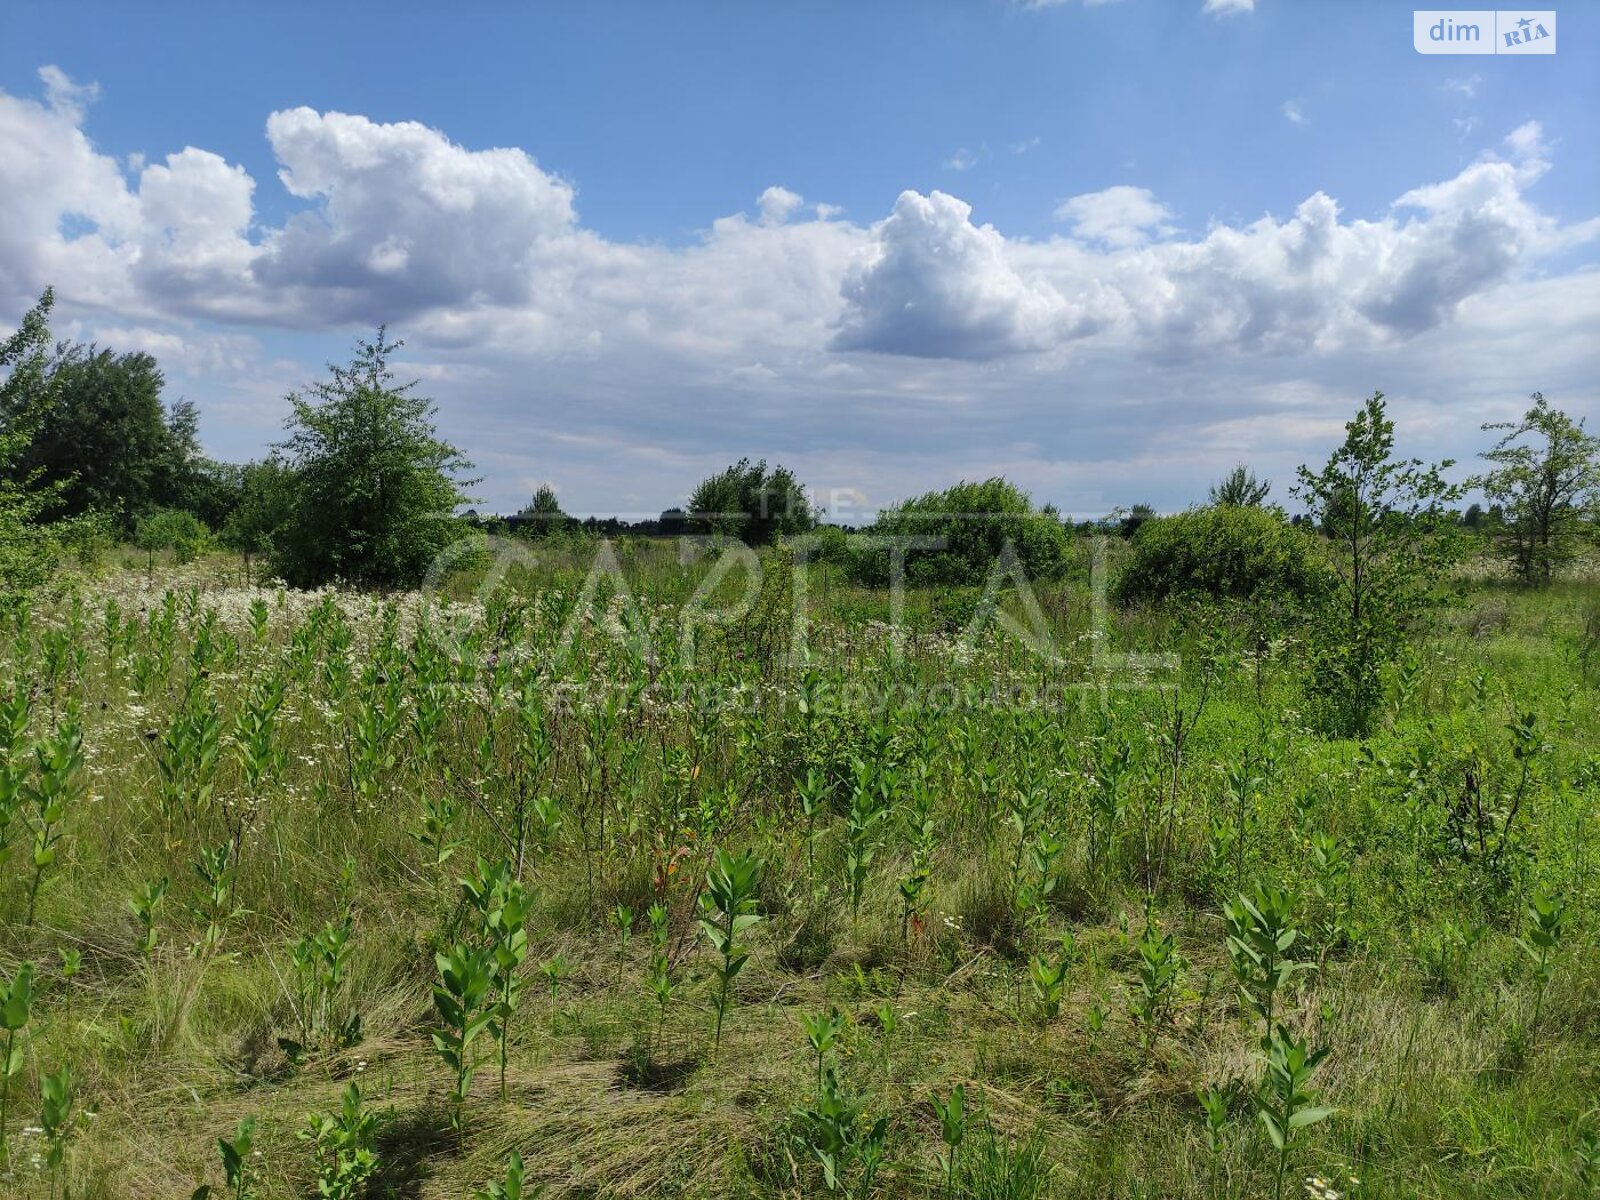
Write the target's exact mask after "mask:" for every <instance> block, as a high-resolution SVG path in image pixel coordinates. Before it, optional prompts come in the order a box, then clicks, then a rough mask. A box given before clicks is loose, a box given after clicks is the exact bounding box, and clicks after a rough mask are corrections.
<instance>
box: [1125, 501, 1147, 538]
mask: <svg viewBox="0 0 1600 1200" xmlns="http://www.w3.org/2000/svg"><path fill="white" fill-rule="evenodd" d="M1155 519H1156V510H1155V509H1154V508H1153V507H1152V506H1151V505H1148V504H1135V505H1134V506H1133V507H1132V508H1130V509H1129V510H1128V511H1127V512H1126V513H1125V514H1123V516H1122V519H1121V520H1120V521H1119V522H1118V525H1117V532H1118V533H1119V534H1120V535H1121V536H1122V537H1124V538H1131V537H1132V536H1133V535H1134V534H1136V533H1138V532H1139V530H1140V528H1141V527H1142V526H1143V525H1144V523H1145V522H1146V521H1153V520H1155Z"/></svg>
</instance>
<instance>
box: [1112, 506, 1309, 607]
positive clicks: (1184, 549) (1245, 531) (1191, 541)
mask: <svg viewBox="0 0 1600 1200" xmlns="http://www.w3.org/2000/svg"><path fill="white" fill-rule="evenodd" d="M1329 583H1330V578H1329V572H1328V566H1327V563H1326V562H1325V561H1324V560H1323V559H1322V557H1321V556H1320V555H1319V554H1318V551H1317V547H1316V545H1315V543H1314V542H1313V541H1312V539H1311V537H1310V536H1309V535H1307V534H1306V533H1304V532H1302V531H1301V530H1300V529H1298V528H1296V527H1295V526H1293V525H1290V524H1289V522H1288V521H1286V520H1285V519H1284V517H1283V514H1282V513H1281V512H1279V511H1278V510H1276V509H1272V508H1259V507H1256V506H1254V505H1236V504H1214V505H1209V506H1207V507H1205V508H1195V509H1190V510H1189V511H1188V512H1183V513H1178V514H1176V515H1174V516H1170V517H1157V518H1156V519H1154V520H1151V521H1146V522H1145V523H1144V525H1143V526H1141V527H1140V529H1139V532H1138V534H1137V535H1136V536H1135V537H1134V539H1133V552H1132V555H1131V556H1130V557H1129V559H1128V562H1127V565H1126V567H1124V569H1123V572H1122V574H1121V575H1120V576H1119V577H1118V579H1117V584H1116V595H1117V599H1118V600H1120V601H1122V602H1123V603H1138V602H1148V601H1157V600H1165V599H1168V598H1169V597H1180V598H1196V597H1206V598H1210V599H1214V600H1269V599H1270V600H1279V601H1286V602H1291V603H1294V602H1301V601H1305V600H1307V599H1309V598H1311V597H1313V596H1315V595H1317V594H1318V593H1319V592H1320V591H1321V590H1322V589H1323V588H1325V587H1327V586H1328V584H1329Z"/></svg>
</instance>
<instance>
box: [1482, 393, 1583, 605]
mask: <svg viewBox="0 0 1600 1200" xmlns="http://www.w3.org/2000/svg"><path fill="white" fill-rule="evenodd" d="M1531 399H1532V400H1533V407H1532V408H1530V409H1529V410H1528V411H1527V412H1526V413H1524V414H1523V416H1522V419H1521V420H1520V421H1502V422H1497V423H1492V424H1487V425H1485V426H1484V427H1483V428H1484V431H1485V432H1488V431H1490V430H1498V431H1502V432H1503V436H1502V437H1501V438H1500V440H1499V441H1498V442H1496V443H1495V445H1494V448H1493V449H1491V450H1486V451H1485V452H1484V453H1483V455H1482V456H1481V457H1483V458H1485V459H1487V460H1488V461H1489V462H1491V463H1493V464H1494V468H1493V469H1492V470H1491V471H1489V472H1488V473H1487V474H1485V475H1481V476H1478V477H1477V478H1476V479H1474V480H1473V481H1472V484H1473V486H1475V487H1481V488H1482V489H1483V492H1484V495H1485V496H1487V497H1488V498H1489V499H1490V500H1491V501H1497V502H1499V503H1500V504H1502V505H1504V506H1505V511H1506V519H1505V525H1504V527H1503V529H1502V531H1501V535H1500V538H1499V541H1500V546H1501V550H1502V552H1503V554H1504V555H1505V558H1506V560H1507V561H1508V562H1509V563H1510V564H1511V567H1512V569H1513V570H1514V571H1515V572H1516V575H1517V578H1518V580H1520V581H1521V582H1522V583H1523V584H1525V585H1527V586H1529V587H1542V586H1544V585H1546V584H1548V583H1550V581H1551V580H1553V579H1554V578H1555V574H1556V571H1557V570H1558V569H1559V568H1560V567H1561V566H1562V564H1564V563H1567V562H1570V561H1571V560H1572V558H1573V557H1574V555H1575V554H1576V547H1577V541H1578V536H1579V534H1580V532H1581V527H1582V520H1583V514H1584V511H1585V510H1586V509H1590V510H1592V509H1593V508H1594V507H1595V505H1596V504H1597V503H1600V437H1594V436H1592V435H1590V434H1588V433H1586V432H1585V431H1584V428H1583V421H1582V420H1578V421H1574V420H1573V419H1572V418H1571V417H1569V416H1568V415H1567V414H1566V413H1564V412H1562V411H1561V410H1560V409H1559V408H1552V407H1551V406H1550V403H1549V402H1548V401H1547V400H1545V398H1544V395H1543V394H1542V393H1540V392H1535V393H1534V394H1533V396H1532V397H1531Z"/></svg>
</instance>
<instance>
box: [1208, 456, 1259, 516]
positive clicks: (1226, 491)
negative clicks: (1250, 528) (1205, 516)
mask: <svg viewBox="0 0 1600 1200" xmlns="http://www.w3.org/2000/svg"><path fill="white" fill-rule="evenodd" d="M1271 490H1272V484H1271V483H1270V482H1269V481H1267V480H1265V479H1257V478H1256V473H1255V472H1254V471H1252V470H1251V469H1250V468H1249V467H1247V466H1245V465H1244V464H1243V463H1240V464H1239V465H1238V466H1236V467H1235V468H1234V469H1233V470H1231V471H1229V472H1228V473H1227V474H1226V475H1224V476H1223V477H1222V478H1221V479H1219V480H1218V481H1217V482H1216V483H1214V484H1212V485H1211V495H1210V501H1211V503H1212V504H1231V505H1233V506H1234V507H1236V508H1254V507H1258V506H1260V505H1262V504H1265V503H1266V500H1267V493H1268V492H1270V491H1271Z"/></svg>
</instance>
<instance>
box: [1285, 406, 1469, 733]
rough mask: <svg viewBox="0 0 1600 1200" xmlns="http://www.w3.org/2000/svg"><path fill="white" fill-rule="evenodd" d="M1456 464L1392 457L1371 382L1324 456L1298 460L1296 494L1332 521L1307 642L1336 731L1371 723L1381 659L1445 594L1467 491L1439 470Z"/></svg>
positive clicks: (1321, 707)
mask: <svg viewBox="0 0 1600 1200" xmlns="http://www.w3.org/2000/svg"><path fill="white" fill-rule="evenodd" d="M1451 465H1452V464H1451V463H1450V462H1449V461H1448V460H1446V461H1445V462H1442V463H1440V464H1438V465H1436V466H1424V465H1423V463H1422V462H1421V460H1419V459H1397V458H1395V457H1394V422H1393V421H1391V420H1389V418H1388V415H1387V413H1386V411H1385V408H1384V403H1383V393H1382V392H1374V393H1373V395H1372V398H1371V399H1369V400H1367V401H1366V402H1365V404H1364V405H1363V406H1362V408H1361V411H1360V412H1358V413H1357V414H1356V416H1355V419H1354V420H1352V421H1349V422H1347V423H1346V425H1345V440H1344V443H1343V445H1341V446H1340V447H1339V448H1338V449H1337V450H1335V451H1334V452H1333V455H1332V456H1331V457H1330V458H1329V459H1328V462H1327V464H1326V465H1325V466H1324V467H1323V468H1322V469H1321V470H1320V471H1315V472H1313V471H1312V470H1310V469H1309V468H1308V467H1301V468H1300V471H1299V483H1298V484H1297V485H1296V487H1295V488H1294V489H1293V495H1294V496H1295V497H1296V498H1298V499H1299V500H1300V501H1301V502H1303V503H1304V504H1305V506H1306V508H1307V510H1308V511H1309V514H1310V516H1311V518H1312V520H1313V522H1314V523H1320V524H1321V525H1322V527H1323V528H1324V529H1325V530H1326V532H1327V535H1328V538H1329V549H1330V555H1329V559H1330V562H1331V563H1332V565H1333V568H1334V578H1333V584H1332V586H1331V587H1329V588H1328V589H1326V591H1325V592H1324V593H1323V595H1322V597H1321V603H1320V604H1319V605H1318V608H1317V614H1316V619H1315V621H1314V622H1313V623H1312V628H1311V631H1310V646H1309V650H1310V654H1311V679H1310V691H1311V695H1312V698H1313V700H1314V702H1315V705H1316V709H1317V711H1316V715H1317V716H1318V717H1319V718H1320V720H1321V722H1322V724H1323V726H1324V728H1326V729H1327V730H1328V731H1329V732H1331V733H1338V734H1345V735H1360V734H1365V733H1366V732H1368V730H1369V729H1370V727H1371V724H1372V719H1373V717H1374V716H1375V715H1376V713H1377V711H1378V709H1379V706H1380V705H1381V703H1382V699H1383V685H1382V673H1383V670H1384V668H1385V667H1387V666H1388V665H1389V664H1390V663H1392V662H1393V661H1394V660H1395V659H1396V658H1397V657H1398V656H1399V654H1400V652H1401V650H1402V649H1403V648H1404V647H1405V645H1406V642H1407V639H1408V637H1409V635H1410V632H1411V630H1412V629H1413V628H1414V626H1415V625H1416V624H1417V623H1418V622H1419V621H1420V619H1421V618H1422V617H1423V616H1424V614H1425V613H1427V611H1428V610H1429V609H1430V608H1432V607H1433V606H1434V605H1435V604H1437V603H1439V602H1440V601H1441V600H1442V599H1443V592H1442V589H1441V581H1443V580H1444V579H1445V578H1446V577H1447V575H1448V573H1449V568H1450V567H1451V565H1452V564H1453V563H1454V562H1455V561H1456V559H1457V557H1458V556H1459V554H1460V548H1461V543H1460V540H1459V538H1458V537H1456V536H1453V535H1454V533H1455V532H1456V530H1457V526H1456V525H1455V522H1454V520H1453V514H1451V513H1450V512H1449V511H1447V510H1446V508H1445V507H1444V506H1445V505H1448V504H1451V503H1453V502H1454V501H1455V500H1456V499H1457V498H1458V497H1459V496H1460V494H1461V488H1459V487H1458V486H1455V485H1452V484H1449V483H1447V482H1445V480H1444V478H1443V475H1442V474H1441V472H1442V471H1443V470H1444V469H1445V468H1448V467H1449V466H1451Z"/></svg>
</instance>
